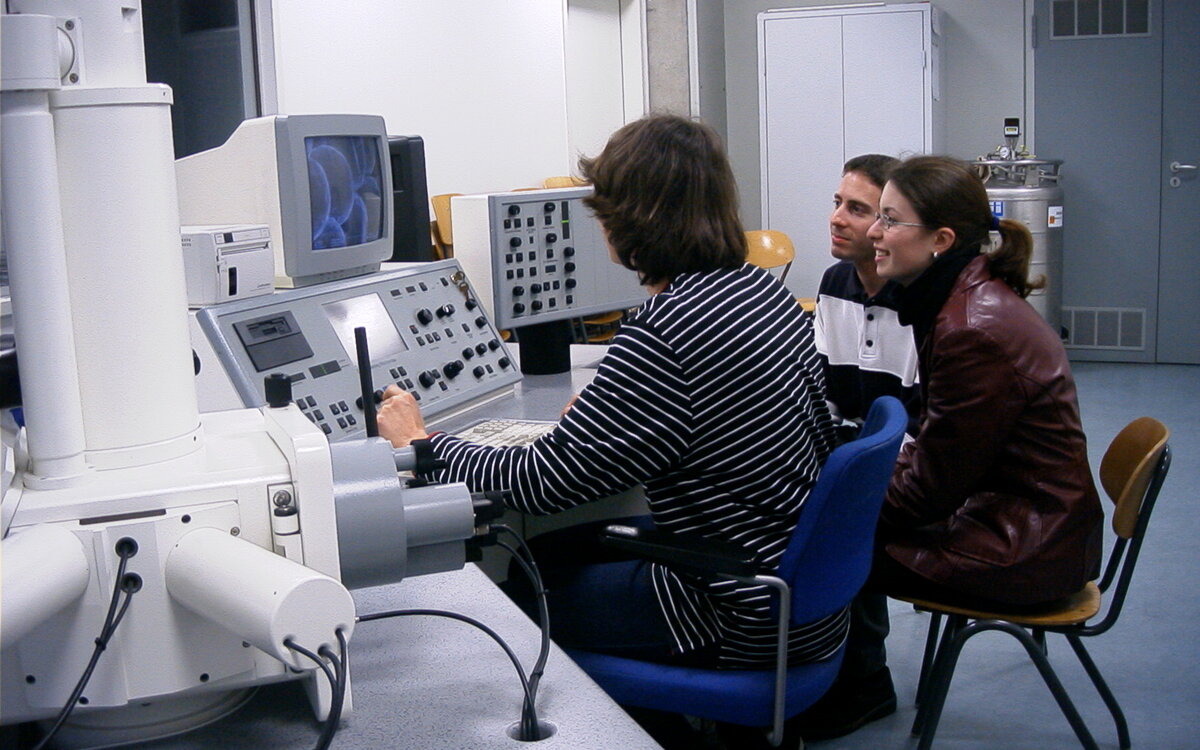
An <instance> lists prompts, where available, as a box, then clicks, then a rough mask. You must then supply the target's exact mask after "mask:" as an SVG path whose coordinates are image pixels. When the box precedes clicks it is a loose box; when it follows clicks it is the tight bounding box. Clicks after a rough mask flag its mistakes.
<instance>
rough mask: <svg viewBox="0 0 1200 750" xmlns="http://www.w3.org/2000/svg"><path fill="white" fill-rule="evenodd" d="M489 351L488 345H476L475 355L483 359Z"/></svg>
mask: <svg viewBox="0 0 1200 750" xmlns="http://www.w3.org/2000/svg"><path fill="white" fill-rule="evenodd" d="M487 350H488V348H487V344H476V345H475V353H476V354H478V355H479V356H481V357H482V356H483V355H485V354H487Z"/></svg>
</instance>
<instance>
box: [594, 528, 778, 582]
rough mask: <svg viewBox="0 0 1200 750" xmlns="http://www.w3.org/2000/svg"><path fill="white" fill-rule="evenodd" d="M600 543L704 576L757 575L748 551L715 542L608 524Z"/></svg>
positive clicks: (699, 537)
mask: <svg viewBox="0 0 1200 750" xmlns="http://www.w3.org/2000/svg"><path fill="white" fill-rule="evenodd" d="M600 541H601V543H603V544H604V545H606V546H609V547H612V548H613V549H619V550H622V551H624V552H628V553H630V554H633V555H635V556H636V557H639V558H642V559H645V560H650V561H651V562H657V563H662V564H664V565H669V566H671V567H673V568H682V569H685V570H689V571H692V572H696V573H701V574H704V575H713V574H717V575H725V576H732V577H740V578H753V577H754V576H756V575H758V574H759V573H760V572H761V571H760V569H759V564H758V561H757V560H755V559H754V554H753V553H752V552H751V551H750V550H748V549H746V548H745V547H742V546H741V545H738V544H733V543H732V542H725V541H721V540H719V539H708V538H707V537H702V536H694V535H690V534H671V533H669V532H665V531H661V530H659V529H638V528H635V527H633V526H622V525H619V524H612V525H610V526H606V527H605V528H604V530H603V531H602V532H600Z"/></svg>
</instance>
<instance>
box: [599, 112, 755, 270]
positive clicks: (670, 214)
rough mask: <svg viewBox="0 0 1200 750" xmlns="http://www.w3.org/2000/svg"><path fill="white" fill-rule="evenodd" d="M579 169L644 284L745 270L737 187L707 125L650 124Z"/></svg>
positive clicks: (626, 261)
mask: <svg viewBox="0 0 1200 750" xmlns="http://www.w3.org/2000/svg"><path fill="white" fill-rule="evenodd" d="M579 168H580V170H581V172H582V174H583V176H584V177H585V178H586V179H587V180H588V181H589V182H591V183H592V185H593V186H594V188H595V189H594V192H593V194H592V195H591V196H590V197H588V198H586V199H585V200H584V202H585V203H586V204H587V206H588V207H589V208H591V209H592V211H593V212H594V213H595V214H596V218H597V219H599V220H600V224H601V225H602V226H603V227H604V231H605V233H606V234H607V235H608V242H609V244H610V245H611V246H612V248H613V250H614V251H615V252H616V255H617V258H618V259H619V260H620V261H621V263H622V265H624V266H625V267H626V268H629V269H631V270H634V271H637V272H638V278H639V279H640V280H641V282H642V284H646V285H650V284H658V283H662V282H664V281H670V280H671V279H673V278H675V276H677V275H678V274H681V273H688V272H702V271H712V270H715V269H718V268H739V267H741V265H742V264H743V263H745V261H746V235H745V233H744V232H743V230H742V224H741V220H740V219H739V218H738V201H737V184H736V183H735V181H734V178H733V170H732V169H731V168H730V166H729V160H728V159H727V158H726V156H725V149H724V148H723V147H722V145H721V139H720V138H719V137H718V136H717V134H716V132H715V131H713V129H712V128H710V127H708V126H707V125H704V124H702V123H700V122H696V121H694V120H688V119H686V118H683V117H678V116H676V115H650V116H648V117H644V118H642V119H640V120H637V121H635V122H631V123H629V124H628V125H626V126H624V127H623V128H621V129H620V130H618V131H617V132H616V133H614V134H613V135H612V137H611V138H609V140H608V144H607V145H606V146H605V147H604V150H603V151H602V152H601V153H600V155H599V156H596V157H594V158H590V159H589V158H586V157H585V158H582V159H580V160H579Z"/></svg>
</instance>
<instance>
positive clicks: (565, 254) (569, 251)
mask: <svg viewBox="0 0 1200 750" xmlns="http://www.w3.org/2000/svg"><path fill="white" fill-rule="evenodd" d="M562 253H563V257H564V258H570V257H571V256H573V255H574V254H575V248H573V247H571V246H570V245H567V246H566V247H564V248H563V251H562Z"/></svg>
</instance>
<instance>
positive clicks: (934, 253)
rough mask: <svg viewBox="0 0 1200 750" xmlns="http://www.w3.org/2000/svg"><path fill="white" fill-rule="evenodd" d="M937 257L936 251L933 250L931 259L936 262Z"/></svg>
mask: <svg viewBox="0 0 1200 750" xmlns="http://www.w3.org/2000/svg"><path fill="white" fill-rule="evenodd" d="M937 257H938V251H937V250H934V251H933V259H934V260H937Z"/></svg>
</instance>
